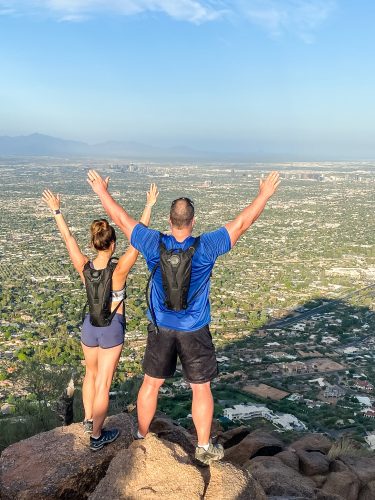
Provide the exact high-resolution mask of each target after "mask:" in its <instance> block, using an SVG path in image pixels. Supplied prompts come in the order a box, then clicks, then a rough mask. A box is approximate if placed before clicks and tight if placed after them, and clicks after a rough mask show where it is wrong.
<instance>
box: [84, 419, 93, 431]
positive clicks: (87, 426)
mask: <svg viewBox="0 0 375 500" xmlns="http://www.w3.org/2000/svg"><path fill="white" fill-rule="evenodd" d="M82 425H83V432H84V433H85V434H92V430H93V426H94V422H93V421H92V420H84V421H83V422H82Z"/></svg>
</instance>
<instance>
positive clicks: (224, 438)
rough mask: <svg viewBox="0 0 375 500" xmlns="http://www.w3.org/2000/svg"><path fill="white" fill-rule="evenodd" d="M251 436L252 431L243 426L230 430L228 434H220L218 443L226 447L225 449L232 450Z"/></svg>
mask: <svg viewBox="0 0 375 500" xmlns="http://www.w3.org/2000/svg"><path fill="white" fill-rule="evenodd" d="M249 434H250V429H249V428H248V427H245V426H244V425H241V426H240V427H236V428H235V429H230V430H229V431H226V432H219V433H218V442H219V443H220V444H222V445H223V446H224V448H225V449H226V448H231V447H232V446H236V444H238V443H240V442H241V441H242V440H243V439H244V438H245V437H246V436H248V435H249Z"/></svg>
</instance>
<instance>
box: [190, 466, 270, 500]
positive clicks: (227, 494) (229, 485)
mask: <svg viewBox="0 0 375 500" xmlns="http://www.w3.org/2000/svg"><path fill="white" fill-rule="evenodd" d="M210 476H211V477H210V479H209V484H208V487H207V490H206V493H205V495H204V498H205V500H250V499H251V500H266V498H267V497H266V495H265V493H264V490H263V488H262V487H261V486H260V484H259V483H258V482H257V481H256V480H255V479H254V478H253V477H252V476H251V474H250V473H249V472H248V471H246V470H243V469H238V468H237V467H234V466H233V465H231V464H228V463H223V462H214V463H213V464H212V465H211V466H210ZM186 498H187V497H186Z"/></svg>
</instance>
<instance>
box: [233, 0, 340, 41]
mask: <svg viewBox="0 0 375 500" xmlns="http://www.w3.org/2000/svg"><path fill="white" fill-rule="evenodd" d="M237 5H238V8H239V9H241V10H242V11H243V13H244V15H245V16H246V17H247V19H248V20H249V21H250V22H253V23H255V24H257V25H259V26H261V27H262V28H263V29H265V30H266V31H267V32H268V33H269V34H270V35H271V36H280V35H282V34H284V33H287V32H289V33H293V34H295V35H297V36H299V37H300V38H302V39H303V40H304V41H305V42H307V43H309V42H311V41H313V39H314V32H315V31H316V30H317V28H318V27H319V26H320V25H321V24H322V23H323V22H324V21H325V20H326V19H327V18H328V17H329V16H330V15H331V13H332V12H333V11H334V9H335V8H336V0H281V1H280V0H238V2H237Z"/></svg>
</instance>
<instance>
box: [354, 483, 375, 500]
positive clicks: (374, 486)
mask: <svg viewBox="0 0 375 500" xmlns="http://www.w3.org/2000/svg"><path fill="white" fill-rule="evenodd" d="M374 498H375V481H370V482H369V483H367V484H366V485H365V486H364V487H363V488H362V489H361V491H360V492H359V497H358V500H374Z"/></svg>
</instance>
